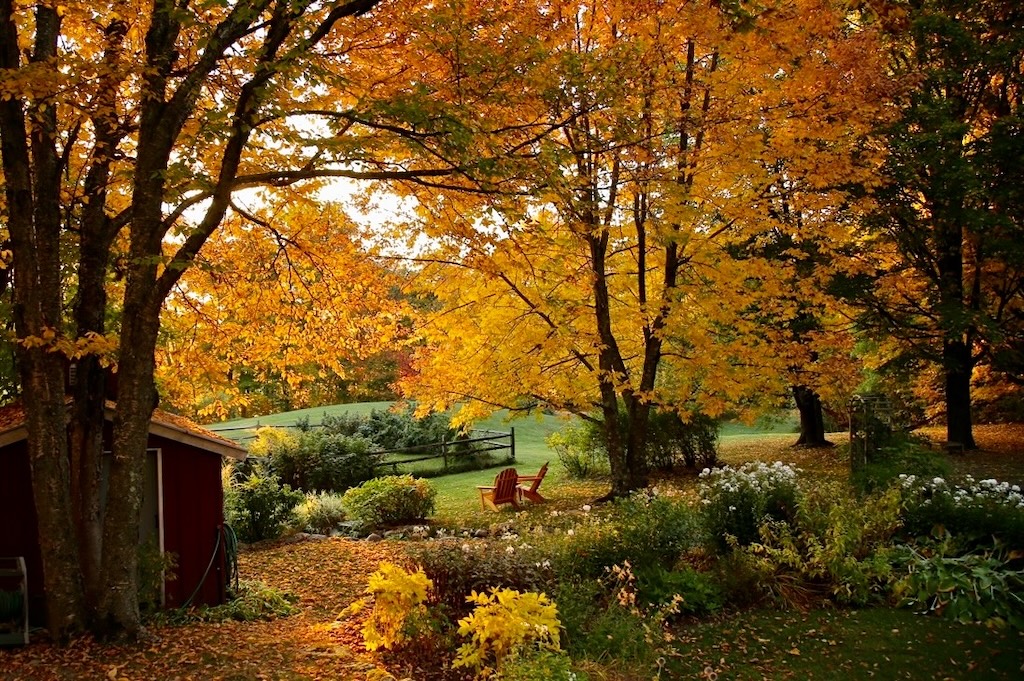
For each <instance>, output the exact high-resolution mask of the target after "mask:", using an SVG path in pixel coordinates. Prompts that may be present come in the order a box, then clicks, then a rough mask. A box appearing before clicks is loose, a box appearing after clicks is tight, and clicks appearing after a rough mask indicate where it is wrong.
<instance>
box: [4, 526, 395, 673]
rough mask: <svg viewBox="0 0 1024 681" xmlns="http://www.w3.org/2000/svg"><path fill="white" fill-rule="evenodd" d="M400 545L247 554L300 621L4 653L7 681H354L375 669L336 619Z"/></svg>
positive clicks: (182, 629)
mask: <svg viewBox="0 0 1024 681" xmlns="http://www.w3.org/2000/svg"><path fill="white" fill-rule="evenodd" d="M402 554H403V545H402V544H400V543H398V542H378V543H368V542H357V541H351V540H346V539H329V540H325V541H320V542H303V543H300V544H286V545H280V546H276V547H273V548H267V549H263V550H256V551H250V552H246V553H244V554H243V555H242V556H241V560H240V562H241V572H242V575H243V577H250V578H258V579H260V580H262V581H264V582H266V583H267V584H269V585H271V586H274V587H277V588H279V589H284V590H287V591H290V592H292V593H294V594H296V595H297V596H299V598H300V601H299V605H300V607H301V612H300V613H299V614H298V615H294V616H292V617H287V618H283V619H278V620H273V621H269V622H226V623H196V624H190V625H188V626H170V625H167V626H158V627H152V628H150V629H149V631H148V638H147V639H146V640H144V641H142V642H140V643H134V644H120V645H110V644H101V643H98V642H96V641H95V640H93V639H91V638H81V639H78V640H77V641H75V642H74V643H73V644H72V645H70V646H68V647H67V648H64V649H61V648H57V647H55V646H53V645H50V644H49V643H33V644H32V645H30V646H28V647H25V648H8V649H0V679H4V681H7V680H10V681H15V680H17V681H22V680H24V681H37V680H38V681H51V680H52V681H57V680H59V681H70V680H72V679H74V680H76V681H77V680H80V679H83V680H84V679H98V680H100V681H102V680H103V679H111V680H113V681H119V680H121V679H126V680H128V681H136V680H142V679H181V680H186V679H194V680H196V681H209V680H212V679H225V680H227V679H238V680H241V679H246V680H248V679H281V680H285V679H288V680H290V679H352V680H353V681H361V680H362V679H365V678H366V673H367V672H368V671H370V670H371V669H373V668H374V665H373V664H372V662H370V661H368V659H367V658H366V657H363V656H361V655H360V654H359V653H358V652H357V651H356V650H354V649H353V648H352V647H350V645H346V642H350V641H348V638H349V637H347V636H346V631H345V630H344V629H338V628H336V627H333V626H331V625H332V623H333V622H334V619H335V616H336V615H337V613H338V612H339V611H340V610H341V609H342V608H344V607H345V606H346V605H347V604H348V603H350V602H351V601H352V600H354V599H355V598H356V597H358V595H359V594H360V593H361V592H362V590H363V589H364V588H365V585H366V576H367V575H368V574H369V573H370V572H372V571H373V570H375V569H376V568H377V564H378V563H379V562H380V561H383V560H400V559H401V558H402Z"/></svg>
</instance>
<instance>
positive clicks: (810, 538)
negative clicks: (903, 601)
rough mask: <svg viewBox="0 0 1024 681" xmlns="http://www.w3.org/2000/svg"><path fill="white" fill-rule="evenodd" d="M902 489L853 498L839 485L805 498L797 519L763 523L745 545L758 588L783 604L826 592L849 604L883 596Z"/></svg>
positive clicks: (891, 573)
mask: <svg viewBox="0 0 1024 681" xmlns="http://www.w3.org/2000/svg"><path fill="white" fill-rule="evenodd" d="M899 525H900V520H899V494H898V493H897V492H896V491H895V490H890V491H888V492H886V493H885V494H882V495H876V496H872V497H868V498H865V499H853V498H851V497H850V496H849V495H848V494H846V493H845V491H844V490H840V489H838V487H834V486H825V487H821V488H818V489H817V490H815V491H814V492H810V493H808V494H807V495H806V496H804V497H803V498H801V500H800V506H799V511H798V513H797V518H796V522H795V523H792V524H791V523H789V522H783V521H772V520H769V521H767V522H765V523H764V524H763V525H761V527H760V541H759V542H755V543H751V544H750V545H749V546H747V547H746V548H745V549H744V555H745V556H747V557H748V558H749V560H750V563H751V567H752V568H753V570H754V571H755V572H756V573H757V574H758V579H757V580H756V583H757V587H758V589H759V590H760V591H761V592H762V593H764V594H765V595H767V596H769V597H771V598H772V599H773V600H775V601H776V602H779V603H782V604H783V605H796V606H805V605H808V601H809V600H813V599H816V598H819V597H823V596H827V597H829V598H832V599H833V600H835V601H837V602H839V603H843V604H852V605H865V604H867V603H870V602H872V601H877V600H881V599H884V598H885V597H887V596H888V594H889V590H890V588H891V586H892V584H893V582H894V580H895V579H896V574H895V572H894V570H893V563H894V562H896V561H897V553H898V552H897V551H896V550H895V549H894V545H893V542H894V538H895V536H896V532H897V530H898V528H899Z"/></svg>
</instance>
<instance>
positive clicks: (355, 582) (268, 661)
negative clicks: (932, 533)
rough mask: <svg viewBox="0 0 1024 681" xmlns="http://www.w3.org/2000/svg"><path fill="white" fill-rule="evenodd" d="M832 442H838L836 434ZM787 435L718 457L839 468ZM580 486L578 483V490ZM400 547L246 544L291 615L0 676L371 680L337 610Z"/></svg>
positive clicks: (22, 661) (1023, 449)
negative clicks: (288, 596)
mask: <svg viewBox="0 0 1024 681" xmlns="http://www.w3.org/2000/svg"><path fill="white" fill-rule="evenodd" d="M924 434H926V435H928V436H929V437H933V438H935V439H936V440H938V441H941V439H942V435H943V433H942V431H941V430H940V429H929V430H926V431H924ZM975 437H976V439H977V441H978V445H979V447H980V450H978V451H976V452H969V453H967V454H959V455H953V456H952V457H951V460H952V462H953V465H954V468H955V469H956V470H957V471H958V472H961V473H970V474H972V475H974V476H975V477H976V478H985V477H994V478H997V479H999V480H1007V481H1010V482H1014V483H1017V484H1024V425H1013V426H979V427H977V429H976V431H975ZM831 439H832V440H833V441H834V442H836V443H837V444H839V443H841V442H842V441H843V439H844V436H843V435H842V434H838V435H833V436H831ZM794 440H795V435H769V436H764V437H759V438H744V439H742V440H736V441H731V442H727V443H725V444H724V445H723V448H722V449H723V451H722V458H723V459H724V460H725V461H726V462H729V463H739V462H742V461H750V460H755V459H757V460H763V461H774V460H777V459H781V460H784V461H788V462H790V463H793V464H796V465H797V466H799V467H801V468H802V469H804V470H805V471H808V472H821V473H835V472H836V471H841V470H842V469H843V467H844V466H845V465H846V464H845V461H844V460H843V459H842V457H841V455H840V454H839V450H837V449H834V448H833V449H794V448H792V447H791V445H792V443H793V441H794ZM689 484H690V485H692V484H693V482H692V480H690V482H689ZM550 491H551V492H552V497H553V499H552V501H553V503H552V507H556V506H559V505H564V504H568V505H570V506H572V505H574V504H575V505H578V504H579V503H582V502H581V501H580V500H579V499H576V498H573V499H569V497H575V496H578V495H577V490H575V489H574V488H572V486H570V485H560V486H559V487H558V488H557V489H552V490H550ZM588 491H590V492H592V490H588V489H586V488H584V489H581V490H579V495H586V494H587V493H588ZM563 497H564V498H563ZM581 498H582V499H584V500H585V499H586V497H585V496H581ZM563 502H564V503H563ZM407 546H408V545H407V544H403V543H402V542H392V541H384V542H377V543H369V542H359V541H352V540H347V539H329V540H323V541H315V542H313V541H307V542H301V543H296V544H278V545H273V546H269V547H264V548H260V549H254V550H249V551H246V552H244V553H243V554H242V555H241V557H240V564H241V565H240V567H241V572H242V576H243V578H250V579H259V580H262V581H264V582H266V583H267V584H269V585H271V586H274V587H277V588H279V589H282V590H285V591H289V592H291V593H293V594H296V595H297V596H298V597H299V599H300V600H299V606H300V609H301V612H300V613H299V614H298V615H294V616H292V617H287V618H283V619H278V620H273V621H268V622H227V623H221V624H211V623H197V624H190V625H187V626H174V625H160V626H152V627H150V628H149V629H148V630H147V634H146V637H145V638H144V640H142V641H140V642H137V643H129V644H117V645H114V644H103V643H99V642H97V641H95V640H94V639H92V638H90V637H83V638H80V639H78V640H76V641H74V642H73V643H72V644H71V645H69V646H67V647H64V648H58V647H56V646H53V645H51V644H49V643H48V642H47V641H46V640H45V635H43V634H37V635H35V636H34V637H33V643H32V644H31V645H30V646H27V647H24V648H4V649H0V680H3V681H7V680H11V681H15V680H17V681H51V680H53V681H70V680H79V679H90V680H91V679H97V680H98V681H104V679H109V680H110V681H122V680H125V681H136V680H143V679H146V680H149V679H168V680H170V679H182V680H185V679H194V680H196V681H212V680H214V679H224V680H238V681H242V680H252V679H268V680H277V679H281V680H292V679H295V680H297V679H325V680H326V679H337V680H349V679H351V680H353V681H365V680H366V679H367V678H368V676H369V677H370V678H371V679H372V678H374V677H375V673H374V670H375V669H376V666H375V665H374V663H373V661H372V660H371V659H370V658H369V657H368V656H366V655H365V654H363V653H362V652H360V646H359V643H360V639H359V634H358V631H357V628H358V627H357V625H355V624H353V623H351V622H349V623H338V622H337V621H336V616H337V614H338V613H339V612H340V611H341V610H342V609H343V608H344V607H345V606H347V605H348V604H349V603H351V602H352V601H353V600H355V599H356V598H358V597H359V596H360V595H361V593H362V592H363V589H364V588H365V585H366V577H367V576H368V575H369V574H370V573H371V572H373V571H374V570H376V569H377V566H378V565H379V563H380V562H381V561H394V562H401V561H402V559H403V557H404V552H405V548H406V547H407ZM377 678H379V677H377Z"/></svg>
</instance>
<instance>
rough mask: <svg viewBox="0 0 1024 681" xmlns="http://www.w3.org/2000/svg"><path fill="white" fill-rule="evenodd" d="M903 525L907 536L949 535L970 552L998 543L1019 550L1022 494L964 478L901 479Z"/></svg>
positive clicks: (1023, 536) (1023, 531) (1023, 527)
mask: <svg viewBox="0 0 1024 681" xmlns="http://www.w3.org/2000/svg"><path fill="white" fill-rule="evenodd" d="M899 489H900V493H901V495H902V514H903V526H904V528H905V530H906V532H907V534H908V535H909V536H911V537H923V536H929V535H933V534H947V533H948V534H950V535H952V536H953V537H955V538H956V539H957V541H959V542H960V543H962V544H963V545H964V546H963V548H964V549H970V548H972V547H973V546H975V545H991V542H992V539H997V540H999V541H1000V542H1002V543H1003V544H1004V545H1006V546H1007V547H1009V548H1011V549H1018V550H1020V549H1024V492H1022V491H1021V488H1020V486H1019V485H1013V484H1010V483H1008V482H1000V481H998V480H995V479H992V478H989V479H986V480H975V479H974V478H973V477H971V476H969V475H968V476H965V477H964V478H963V479H962V481H961V482H959V483H956V482H951V481H949V480H946V479H945V478H942V477H931V478H925V477H919V476H914V475H900V476H899Z"/></svg>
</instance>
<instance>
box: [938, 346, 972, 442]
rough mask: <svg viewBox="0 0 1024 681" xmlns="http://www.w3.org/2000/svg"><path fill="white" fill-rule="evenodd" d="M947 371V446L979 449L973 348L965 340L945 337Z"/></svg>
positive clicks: (943, 353) (945, 365)
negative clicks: (973, 397) (974, 418)
mask: <svg viewBox="0 0 1024 681" xmlns="http://www.w3.org/2000/svg"><path fill="white" fill-rule="evenodd" d="M942 358H943V365H944V366H943V370H944V371H945V374H946V446H947V447H950V448H956V449H964V450H971V449H977V448H978V446H977V444H975V442H974V431H973V426H972V420H971V373H972V371H971V351H970V348H969V347H968V346H967V344H966V343H965V342H963V341H946V343H944V344H943V347H942Z"/></svg>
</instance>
